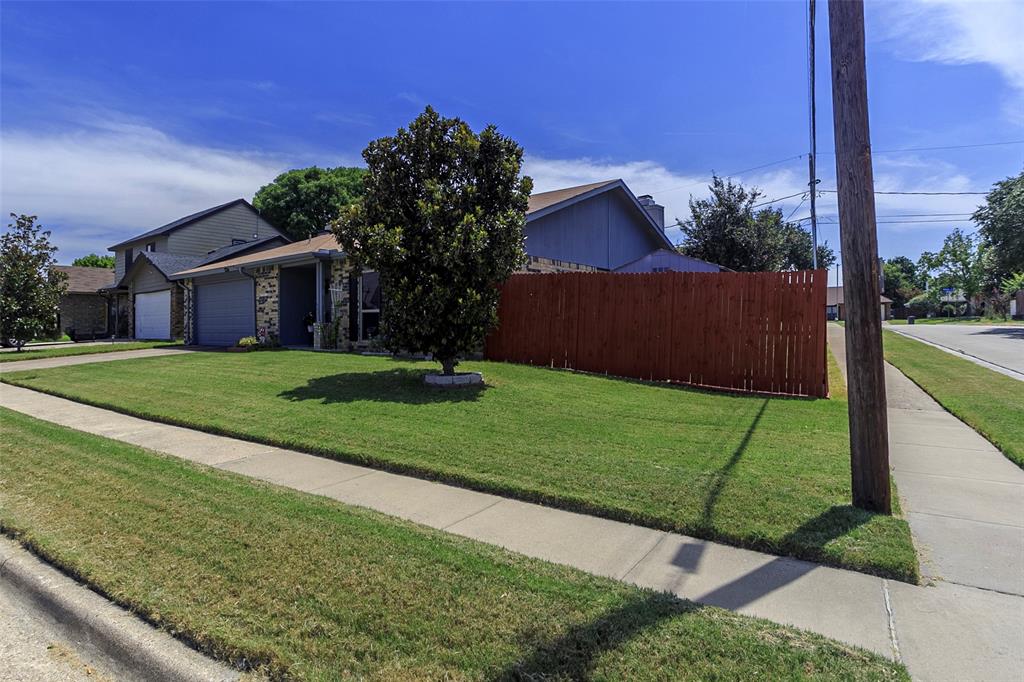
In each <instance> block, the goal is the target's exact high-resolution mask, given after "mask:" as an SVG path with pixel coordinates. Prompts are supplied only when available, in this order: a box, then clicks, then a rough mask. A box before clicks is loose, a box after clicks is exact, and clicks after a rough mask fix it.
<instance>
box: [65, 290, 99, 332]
mask: <svg viewBox="0 0 1024 682" xmlns="http://www.w3.org/2000/svg"><path fill="white" fill-rule="evenodd" d="M58 310H59V313H60V331H62V332H64V333H66V334H71V332H74V335H73V336H74V338H90V337H96V336H108V331H107V299H106V298H104V297H103V296H100V295H99V294H64V295H63V296H61V298H60V307H59V309H58Z"/></svg>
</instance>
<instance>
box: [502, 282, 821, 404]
mask: <svg viewBox="0 0 1024 682" xmlns="http://www.w3.org/2000/svg"><path fill="white" fill-rule="evenodd" d="M826 284H827V280H826V272H825V271H824V270H813V271H812V270H804V271H799V272H758V273H706V272H661V273H651V274H614V273H603V272H601V273H596V272H587V273H575V272H574V273H559V274H545V275H542V274H524V275H513V276H512V277H511V278H510V279H509V280H508V281H507V282H506V283H505V284H504V285H503V287H502V291H501V302H500V304H499V308H498V317H499V324H498V327H497V329H495V330H494V331H493V332H492V333H491V334H490V336H489V337H488V339H487V345H486V351H485V352H486V356H487V358H488V359H490V360H507V361H511V362H522V363H527V364H531V365H544V366H550V367H562V368H570V369H577V370H582V371H587V372H598V373H602V374H612V375H616V376H622V377H633V378H636V379H648V380H654V381H676V382H683V383H688V384H698V385H702V386H714V387H719V388H727V389H733V390H743V391H762V392H768V393H786V394H791V395H810V396H820V397H824V396H825V395H827V393H828V383H827V381H828V380H827V371H826V366H825V289H826Z"/></svg>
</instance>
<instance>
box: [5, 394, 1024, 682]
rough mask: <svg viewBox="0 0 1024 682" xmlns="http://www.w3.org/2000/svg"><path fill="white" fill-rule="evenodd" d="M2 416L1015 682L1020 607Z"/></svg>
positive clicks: (613, 526) (391, 478) (653, 534)
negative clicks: (71, 431) (132, 447)
mask: <svg viewBox="0 0 1024 682" xmlns="http://www.w3.org/2000/svg"><path fill="white" fill-rule="evenodd" d="M0 405H2V406H4V407H8V408H10V409H14V410H17V411H20V412H24V413H26V414H30V415H33V416H35V417H38V418H40V419H45V420H48V421H51V422H55V423H58V424H63V425H65V426H69V427H72V428H76V429H79V430H82V431H86V432H89V433H94V434H98V435H102V436H107V437H110V438H115V439H118V440H122V441H125V442H129V443H134V444H136V445H140V446H143V447H146V448H149V449H151V450H155V451H158V452H162V453H166V454H170V455H173V456H176V457H181V458H184V459H187V460H190V461H193V462H198V463H201V464H205V465H209V466H213V467H217V468H221V469H225V470H228V471H233V472H236V473H240V474H244V475H248V476H252V477H254V478H258V479H262V480H266V481H270V482H273V483H276V484H278V485H282V486H287V487H290V488H294V489H297V490H302V491H306V492H311V493H315V494H318V495H324V496H327V497H331V498H334V499H336V500H340V501H342V502H345V503H349V504H355V505H360V506H364V507H369V508H371V509H375V510H378V511H381V512H384V513H386V514H391V515H393V516H397V517H401V518H405V519H410V520H412V521H416V522H418V523H422V524H424V525H427V526H431V527H434V528H440V529H443V530H446V531H448V532H451V533H456V534H459V535H464V536H467V537H471V538H475V539H477V540H480V541H483V542H487V543H491V544H495V545H500V546H503V547H506V548H508V549H512V550H514V551H517V552H521V553H523V554H526V555H529V556H533V557H538V558H541V559H547V560H549V561H554V562H557V563H561V564H566V565H570V566H574V567H576V568H580V569H582V570H584V571H588V572H591V573H595V574H599V575H604V576H609V577H612V578H616V579H619V580H625V581H628V582H631V583H635V584H637V585H640V586H643V587H650V588H654V589H658V590H666V591H669V592H672V593H674V594H676V595H678V596H680V597H684V598H688V599H692V600H694V601H698V602H701V603H705V604H713V605H716V606H722V607H725V608H729V609H732V610H735V611H738V612H740V613H744V614H748V615H753V616H760V617H764V618H768V619H770V620H774V621H776V622H780V623H786V624H790V625H795V626H797V627H801V628H805V629H807V630H812V631H815V632H819V633H821V634H824V635H827V636H829V637H833V638H835V639H838V640H841V641H844V642H848V643H850V644H855V645H858V646H862V647H865V648H867V649H870V650H872V651H876V652H878V653H880V654H883V655H886V656H889V657H896V658H901V659H902V660H903V661H904V662H905V663H906V664H907V666H908V668H909V669H910V670H911V673H912V674H913V675H914V676H915V677H917V678H918V679H927V680H947V679H948V680H954V679H960V680H962V679H986V680H1019V679H1020V676H1021V671H1024V654H1022V649H1021V646H1020V644H1021V642H1022V641H1024V600H1022V599H1021V598H1020V597H1011V596H1007V595H1001V594H996V593H993V592H986V591H982V590H977V589H973V588H965V587H961V586H957V585H950V584H939V585H937V586H934V587H918V586H913V585H906V584H903V583H896V582H893V581H889V580H883V579H880V578H876V577H873V576H868V575H865V574H862V573H856V572H852V571H844V570H838V569H834V568H827V567H823V566H819V565H816V564H812V563H808V562H805V561H798V560H795V559H788V558H782V557H776V556H771V555H767V554H761V553H758V552H751V551H747V550H742V549H737V548H735V547H728V546H725V545H720V544H717V543H713V542H706V541H703V540H697V539H694V538H690V537H686V536H683V535H678V534H673V533H664V532H661V531H655V530H651V529H649V528H643V527H639V526H633V525H629V524H624V523H618V522H615V521H608V520H605V519H599V518H594V517H590V516H584V515H580V514H574V513H570V512H565V511H561V510H556V509H550V508H547V507H543V506H540V505H535V504H527V503H524V502H519V501H515V500H508V499H504V498H501V497H497V496H494V495H487V494H484V493H478V492H474V491H470V490H465V489H462V488H456V487H452V486H448V485H443V484H439V483H434V482H430V481H425V480H421V479H416V478H410V477H406V476H398V475H394V474H390V473H386V472H382V471H377V470H374V469H368V468H365V467H359V466H353V465H350V464H344V463H341V462H336V461H333V460H329V459H325V458H321V457H315V456H312V455H307V454H303V453H299V452H294V451H288V450H283V449H280V448H274V447H269V446H265V445H259V444H255V443H250V442H246V441H240V440H236V439H232V438H225V437H221V436H214V435H210V434H206V433H202V432H198V431H193V430H190V429H183V428H178V427H174V426H168V425H164V424H158V423H154V422H150V421H146V420H142V419H137V418H134V417H129V416H125V415H122V414H118V413H115V412H111V411H108V410H102V409H98V408H94V407H89V406H86V405H82V404H79V403H75V402H72V401H68V400H63V399H61V398H55V397H53V396H48V395H45V394H42V393H37V392H34V391H30V390H27V389H21V388H16V387H13V386H9V385H3V386H2V387H0Z"/></svg>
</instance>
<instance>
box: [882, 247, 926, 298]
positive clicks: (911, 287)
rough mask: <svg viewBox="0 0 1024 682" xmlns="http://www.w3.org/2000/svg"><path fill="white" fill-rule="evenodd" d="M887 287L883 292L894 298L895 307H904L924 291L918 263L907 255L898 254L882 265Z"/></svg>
mask: <svg viewBox="0 0 1024 682" xmlns="http://www.w3.org/2000/svg"><path fill="white" fill-rule="evenodd" d="M882 272H883V274H884V280H885V287H884V288H883V290H882V293H883V294H885V295H886V296H888V297H889V298H891V299H892V303H893V308H895V309H903V308H905V307H906V305H907V302H908V301H910V300H911V299H913V298H914V297H916V296H919V295H920V294H921V293H922V288H923V287H922V285H921V282H920V277H919V274H918V271H917V265H916V264H915V263H914V261H912V260H910V259H909V258H907V257H906V256H896V257H895V258H890V259H889V260H887V261H885V263H884V264H883V265H882Z"/></svg>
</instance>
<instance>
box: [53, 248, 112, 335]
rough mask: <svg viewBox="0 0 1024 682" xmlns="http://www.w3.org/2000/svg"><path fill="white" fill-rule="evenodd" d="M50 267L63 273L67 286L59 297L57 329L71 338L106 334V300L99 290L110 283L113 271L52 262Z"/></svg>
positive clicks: (108, 327) (107, 306)
mask: <svg viewBox="0 0 1024 682" xmlns="http://www.w3.org/2000/svg"><path fill="white" fill-rule="evenodd" d="M53 269H54V270H56V271H57V272H62V273H64V274H65V275H67V285H68V287H67V290H66V291H65V292H64V295H63V296H61V297H60V306H59V308H58V312H57V329H58V330H60V331H61V332H63V333H64V334H67V335H68V336H70V337H71V338H72V339H74V340H78V339H81V338H90V339H95V338H99V337H104V336H110V335H111V326H110V321H109V317H110V315H109V310H110V306H109V300H108V299H107V297H106V296H104V295H103V294H101V293H100V290H101V289H106V288H108V287H110V286H111V285H112V284H113V283H114V271H113V270H111V269H110V268H86V267H80V266H76V265H56V266H54V268H53Z"/></svg>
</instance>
